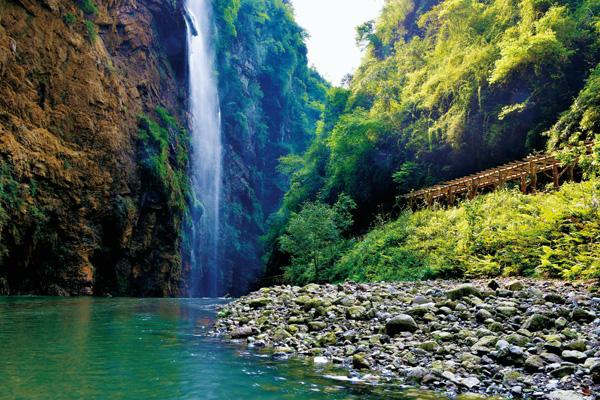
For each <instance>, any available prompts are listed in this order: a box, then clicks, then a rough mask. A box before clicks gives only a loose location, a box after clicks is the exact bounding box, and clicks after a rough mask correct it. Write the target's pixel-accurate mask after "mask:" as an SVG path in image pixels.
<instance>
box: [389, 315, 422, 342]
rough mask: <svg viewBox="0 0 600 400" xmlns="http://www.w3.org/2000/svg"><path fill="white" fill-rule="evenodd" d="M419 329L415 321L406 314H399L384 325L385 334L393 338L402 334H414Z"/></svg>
mask: <svg viewBox="0 0 600 400" xmlns="http://www.w3.org/2000/svg"><path fill="white" fill-rule="evenodd" d="M417 329H419V327H418V325H417V323H416V322H415V320H414V319H413V318H412V317H411V316H410V315H407V314H399V315H397V316H395V317H393V318H391V319H389V320H388V321H387V322H386V324H385V333H386V334H388V335H389V336H392V337H394V336H395V335H397V334H399V333H402V332H414V331H416V330H417Z"/></svg>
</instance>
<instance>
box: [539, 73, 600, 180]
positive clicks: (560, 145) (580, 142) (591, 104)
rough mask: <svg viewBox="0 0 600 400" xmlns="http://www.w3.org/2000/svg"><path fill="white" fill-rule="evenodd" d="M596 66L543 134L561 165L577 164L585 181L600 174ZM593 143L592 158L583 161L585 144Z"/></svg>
mask: <svg viewBox="0 0 600 400" xmlns="http://www.w3.org/2000/svg"><path fill="white" fill-rule="evenodd" d="M598 132H600V65H599V66H596V68H595V69H594V70H593V71H592V73H591V74H590V76H589V77H588V79H587V82H586V85H585V87H584V88H583V89H582V90H581V92H580V93H579V95H578V96H577V98H576V99H575V101H574V102H573V104H572V105H571V107H570V108H569V109H568V110H567V111H565V112H564V113H563V114H562V115H561V117H560V119H559V120H558V122H556V124H555V125H554V126H553V127H552V128H551V129H550V130H549V131H548V132H547V134H548V136H549V141H548V147H549V148H550V149H555V150H556V151H557V155H558V157H559V158H560V159H562V160H563V161H564V162H565V163H572V162H574V161H578V162H579V164H580V165H581V166H582V167H583V169H584V172H585V173H586V175H587V176H588V177H592V176H597V175H598V174H599V173H600V149H599V148H598V146H599V144H600V140H599V139H600V134H599V133H598ZM592 140H593V141H595V143H596V147H595V149H594V151H593V156H592V157H591V158H590V157H587V156H586V150H585V147H584V145H585V143H586V142H589V141H592Z"/></svg>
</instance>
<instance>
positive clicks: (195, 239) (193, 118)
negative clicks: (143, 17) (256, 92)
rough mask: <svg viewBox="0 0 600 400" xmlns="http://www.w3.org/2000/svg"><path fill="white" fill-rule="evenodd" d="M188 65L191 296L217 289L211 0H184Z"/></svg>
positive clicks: (218, 155) (217, 136)
mask: <svg viewBox="0 0 600 400" xmlns="http://www.w3.org/2000/svg"><path fill="white" fill-rule="evenodd" d="M185 7H186V11H187V18H186V24H187V41H188V43H187V44H188V57H189V59H188V66H189V115H190V130H191V140H192V152H191V158H190V178H191V184H192V191H193V195H194V198H195V199H196V201H198V202H199V203H200V204H201V206H199V207H192V216H191V217H192V229H191V232H190V240H191V244H192V245H191V248H192V250H191V254H190V261H191V277H190V290H191V295H192V296H201V297H216V296H218V295H219V294H220V293H219V285H218V282H219V237H220V232H219V230H220V221H219V220H220V218H219V214H220V199H221V186H222V182H221V179H222V178H221V169H222V143H221V114H220V109H219V95H218V89H217V81H216V76H215V69H214V52H213V48H212V47H211V2H210V0H186V3H185Z"/></svg>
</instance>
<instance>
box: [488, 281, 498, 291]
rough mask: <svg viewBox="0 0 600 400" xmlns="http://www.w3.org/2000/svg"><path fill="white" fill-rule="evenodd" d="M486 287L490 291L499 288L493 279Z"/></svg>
mask: <svg viewBox="0 0 600 400" xmlns="http://www.w3.org/2000/svg"><path fill="white" fill-rule="evenodd" d="M488 287H489V288H490V289H492V290H496V289H498V288H499V287H500V284H499V283H498V282H496V281H495V280H494V279H492V280H491V281H489V282H488Z"/></svg>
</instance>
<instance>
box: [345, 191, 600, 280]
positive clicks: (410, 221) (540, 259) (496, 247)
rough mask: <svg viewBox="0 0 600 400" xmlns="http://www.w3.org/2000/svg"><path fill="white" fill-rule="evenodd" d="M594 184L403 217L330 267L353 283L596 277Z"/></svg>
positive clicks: (599, 259)
mask: <svg viewBox="0 0 600 400" xmlns="http://www.w3.org/2000/svg"><path fill="white" fill-rule="evenodd" d="M599 196H600V181H598V180H592V181H588V182H583V183H574V184H567V185H564V186H563V187H562V188H561V189H560V190H559V191H557V192H553V193H546V194H539V195H535V196H526V195H522V194H520V193H519V192H517V191H509V190H502V191H498V192H494V193H492V194H488V195H485V196H481V197H478V198H476V199H475V200H473V201H468V202H465V203H463V204H462V205H461V206H460V207H457V208H451V209H448V210H431V209H427V210H421V211H417V212H405V213H403V214H402V215H401V216H400V217H399V218H398V219H397V220H396V221H393V222H389V223H386V224H383V225H381V226H379V227H377V228H375V229H373V230H372V231H371V232H369V234H367V235H366V236H365V238H364V239H363V240H361V241H359V242H358V243H356V244H355V245H354V247H353V248H352V249H351V250H350V251H348V252H347V253H346V254H344V255H343V257H342V258H341V259H340V260H339V262H337V263H336V265H335V267H334V269H335V271H336V278H337V279H340V280H344V279H352V280H356V281H378V280H411V279H423V278H432V277H454V278H455V277H460V276H467V277H482V276H497V275H529V276H545V277H553V278H566V279H575V278H598V277H600V213H599V209H598V207H599V206H598V199H599Z"/></svg>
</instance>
